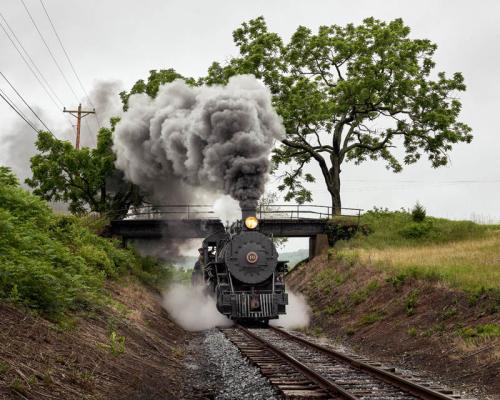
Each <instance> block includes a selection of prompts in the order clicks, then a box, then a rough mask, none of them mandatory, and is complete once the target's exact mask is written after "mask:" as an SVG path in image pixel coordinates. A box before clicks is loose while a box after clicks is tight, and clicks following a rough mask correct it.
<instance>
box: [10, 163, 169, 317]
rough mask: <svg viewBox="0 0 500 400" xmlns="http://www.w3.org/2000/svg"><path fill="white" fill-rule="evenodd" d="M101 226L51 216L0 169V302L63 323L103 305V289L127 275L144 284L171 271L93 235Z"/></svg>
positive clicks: (158, 281) (89, 222)
mask: <svg viewBox="0 0 500 400" xmlns="http://www.w3.org/2000/svg"><path fill="white" fill-rule="evenodd" d="M102 224H103V221H98V220H97V221H96V220H91V219H86V218H77V217H75V216H68V215H57V214H55V213H54V212H53V211H52V210H51V209H50V207H49V206H48V204H47V203H46V202H45V201H43V200H41V199H39V198H38V197H36V196H34V195H32V194H30V193H28V192H27V191H25V190H23V189H22V188H20V187H19V184H18V182H17V179H16V178H15V176H14V175H13V174H12V173H11V172H10V171H9V170H8V169H7V168H5V167H0V301H4V302H5V301H7V302H10V303H14V304H17V305H22V306H25V307H28V308H29V309H31V310H33V311H35V312H37V313H39V314H40V315H42V316H44V317H46V318H48V319H51V320H54V321H61V322H62V321H64V320H66V319H67V318H66V317H68V316H71V315H72V314H75V313H78V312H86V311H94V310H96V309H98V308H99V307H101V306H103V305H105V304H108V303H109V301H110V298H109V296H107V295H106V291H105V290H104V285H105V282H106V281H107V280H117V279H119V278H121V277H124V276H130V275H133V276H135V277H137V278H138V279H139V280H141V281H142V282H144V283H147V284H148V285H155V284H159V283H160V282H161V281H163V280H165V279H168V278H169V276H170V275H171V273H172V272H171V270H170V269H168V268H165V267H163V266H161V265H159V264H158V263H156V262H155V261H154V260H152V259H150V258H142V257H140V256H138V255H137V254H136V253H135V252H133V251H132V250H130V249H122V248H120V247H119V245H118V242H116V241H113V240H110V239H105V238H102V237H99V236H98V235H96V233H95V232H97V231H99V229H101V228H102Z"/></svg>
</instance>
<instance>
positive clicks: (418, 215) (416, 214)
mask: <svg viewBox="0 0 500 400" xmlns="http://www.w3.org/2000/svg"><path fill="white" fill-rule="evenodd" d="M425 215H426V212H425V208H424V206H423V205H422V204H420V203H419V202H418V201H417V204H415V206H414V207H413V209H412V210H411V218H412V219H413V221H415V222H422V221H423V220H424V219H425Z"/></svg>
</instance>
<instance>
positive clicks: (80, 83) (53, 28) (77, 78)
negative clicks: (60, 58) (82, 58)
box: [40, 0, 101, 128]
mask: <svg viewBox="0 0 500 400" xmlns="http://www.w3.org/2000/svg"><path fill="white" fill-rule="evenodd" d="M40 4H41V5H42V8H43V11H44V12H45V15H46V16H47V19H48V20H49V23H50V26H51V27H52V30H53V32H54V35H55V36H56V38H57V41H58V42H59V45H60V46H61V49H62V51H63V53H64V55H65V57H66V60H67V61H68V64H69V65H70V67H71V70H72V71H73V74H74V75H75V77H76V80H77V81H78V84H79V85H80V88H81V89H82V91H83V93H84V94H85V97H86V98H87V101H88V102H89V104H90V105H91V106H92V107H93V108H94V109H95V106H94V104H93V103H92V100H91V99H90V96H89V94H88V93H87V90H86V89H85V87H84V86H83V83H82V80H81V79H80V76H79V75H78V73H77V72H76V68H75V66H74V65H73V62H72V61H71V58H70V57H69V54H68V52H67V51H66V48H65V47H64V44H63V42H62V40H61V37H60V36H59V33H58V32H57V29H56V27H55V25H54V23H53V22H52V18H51V17H50V15H49V12H48V11H47V8H46V7H45V4H44V3H43V0H40ZM94 115H95V118H96V120H97V125H98V126H99V128H100V127H101V123H100V121H99V118H98V117H97V114H94Z"/></svg>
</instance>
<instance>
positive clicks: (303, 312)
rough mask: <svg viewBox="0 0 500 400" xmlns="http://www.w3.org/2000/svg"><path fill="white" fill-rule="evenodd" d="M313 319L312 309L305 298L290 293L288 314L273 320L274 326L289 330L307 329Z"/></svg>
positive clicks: (298, 294)
mask: <svg viewBox="0 0 500 400" xmlns="http://www.w3.org/2000/svg"><path fill="white" fill-rule="evenodd" d="M310 319H311V308H310V307H309V305H308V304H307V301H306V299H305V297H304V296H303V295H302V294H300V293H297V294H296V293H293V292H290V291H288V306H287V307H286V314H285V315H280V317H279V318H278V319H273V320H271V322H270V324H271V325H273V326H282V327H283V328H287V329H297V328H305V327H307V326H309V321H310Z"/></svg>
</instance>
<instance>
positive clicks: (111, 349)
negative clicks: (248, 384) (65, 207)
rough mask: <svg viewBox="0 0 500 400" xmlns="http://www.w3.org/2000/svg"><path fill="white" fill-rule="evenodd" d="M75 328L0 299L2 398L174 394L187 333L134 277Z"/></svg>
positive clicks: (179, 393) (179, 392) (180, 393)
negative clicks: (105, 306)
mask: <svg viewBox="0 0 500 400" xmlns="http://www.w3.org/2000/svg"><path fill="white" fill-rule="evenodd" d="M108 289H109V290H110V292H111V293H112V295H113V298H114V299H115V300H116V302H115V303H114V304H112V305H111V306H110V307H109V308H108V309H107V310H106V311H105V312H100V313H98V314H96V315H93V316H91V317H88V316H87V317H85V318H81V319H79V320H78V321H76V325H75V326H74V327H72V328H67V329H61V328H60V326H58V325H55V324H53V323H51V322H48V321H46V320H45V319H42V318H40V317H37V316H33V315H32V314H30V313H27V312H25V311H23V310H20V309H19V308H16V307H14V306H12V305H8V304H5V303H4V304H2V303H0V399H11V398H12V399H150V400H152V399H162V400H164V399H169V398H171V399H179V398H187V397H188V395H187V394H185V392H186V391H188V390H189V389H188V388H185V387H184V386H183V363H182V360H183V357H184V353H185V345H186V341H187V339H189V337H190V336H189V335H188V334H187V333H186V332H184V331H183V330H182V329H181V328H179V327H178V326H176V325H175V324H174V323H173V322H172V321H171V320H170V319H169V318H168V315H167V314H166V313H165V311H164V310H163V309H162V308H161V307H160V305H159V301H158V297H157V295H156V294H155V293H153V292H151V291H149V290H147V289H144V287H142V286H140V285H139V284H137V283H134V282H127V283H125V284H124V285H118V284H116V283H114V284H112V285H110V286H109V287H108Z"/></svg>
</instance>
